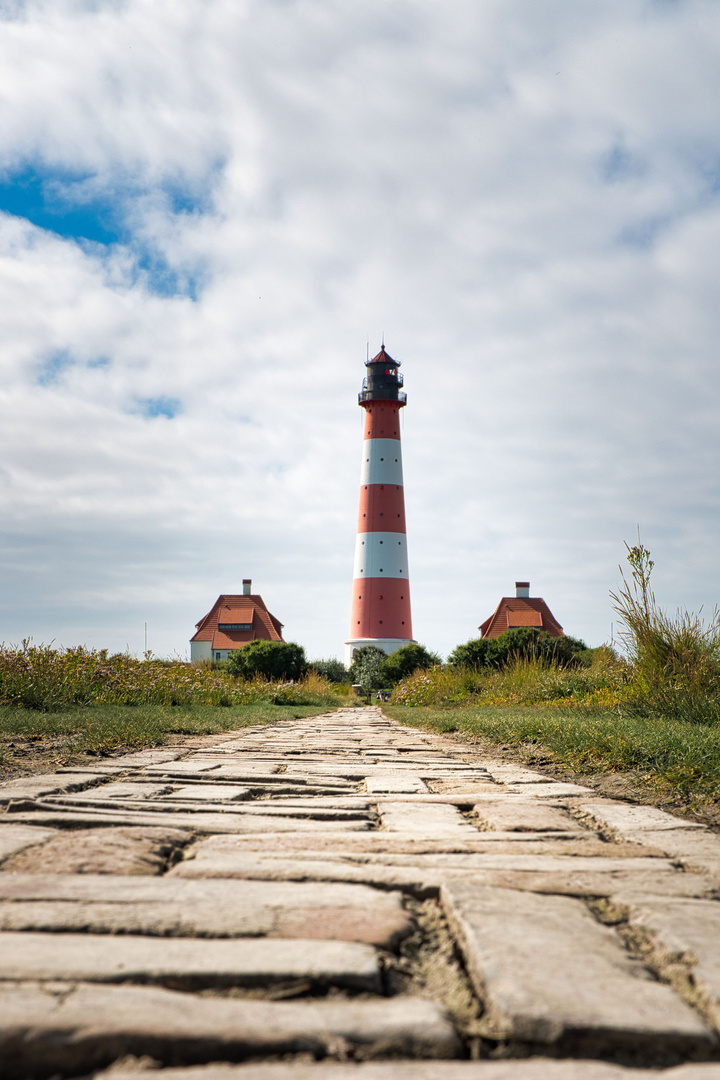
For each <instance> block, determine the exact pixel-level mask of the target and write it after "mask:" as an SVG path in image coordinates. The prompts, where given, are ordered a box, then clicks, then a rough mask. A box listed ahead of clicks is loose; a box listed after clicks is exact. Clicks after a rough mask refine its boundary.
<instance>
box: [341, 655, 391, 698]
mask: <svg viewBox="0 0 720 1080" xmlns="http://www.w3.org/2000/svg"><path fill="white" fill-rule="evenodd" d="M385 660H387V653H385V652H383V650H382V649H379V648H378V647H377V645H363V647H362V648H361V649H356V650H355V654H354V656H353V662H352V665H351V667H350V679H351V681H352V682H353V683H358V684H359V685H360V686H362V688H363V690H380V689H381V688H382V687H383V685H384V683H383V675H382V665H383V662H384V661H385Z"/></svg>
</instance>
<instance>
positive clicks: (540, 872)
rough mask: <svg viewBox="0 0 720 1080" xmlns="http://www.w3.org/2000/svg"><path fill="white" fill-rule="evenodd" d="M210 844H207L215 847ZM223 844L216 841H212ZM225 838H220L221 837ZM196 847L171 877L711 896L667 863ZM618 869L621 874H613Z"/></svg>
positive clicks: (429, 891) (424, 892)
mask: <svg viewBox="0 0 720 1080" xmlns="http://www.w3.org/2000/svg"><path fill="white" fill-rule="evenodd" d="M215 839H216V838H215V837H211V838H210V839H209V841H208V844H212V842H213V840H215ZM217 839H220V838H217ZM222 839H225V838H224V837H223V838H222ZM203 845H204V842H201V843H200V844H199V845H198V846H197V847H198V849H199V850H197V853H196V855H195V856H194V857H188V858H187V859H185V860H183V861H182V862H180V863H178V865H177V866H175V867H174V868H173V869H172V870H171V871H170V876H172V877H175V876H176V877H182V878H199V877H208V878H250V879H253V878H254V879H261V880H266V881H348V882H365V883H367V884H370V885H375V886H378V887H380V888H396V889H397V888H402V889H404V890H405V891H407V892H408V893H410V894H411V895H412V896H416V897H427V896H435V895H437V893H438V890H439V887H440V885H441V884H442V882H443V881H457V880H469V881H475V882H477V883H478V884H481V885H493V886H496V887H499V888H506V889H520V890H525V891H529V892H541V893H555V894H559V895H567V896H586V897H610V896H615V895H616V894H618V893H620V892H623V891H627V890H631V891H632V893H633V894H649V895H653V896H656V895H665V896H687V897H706V896H708V895H709V894H710V893H711V892H712V888H713V886H712V881H711V880H710V879H709V878H708V877H705V876H703V875H701V874H692V873H683V872H681V871H679V870H678V869H677V867H674V866H673V865H672V864H671V863H669V862H668V863H666V864H665V866H664V867H657V868H655V867H653V868H652V869H647V868H646V869H641V870H638V869H633V867H632V864H631V865H630V866H629V868H628V869H625V861H624V860H622V861H621V860H616V861H615V860H611V861H610V865H609V866H605V865H604V860H603V861H599V860H598V861H597V864H596V866H595V865H594V866H593V867H592V868H591V869H587V868H586V867H585V868H583V866H582V865H580V866H579V867H575V866H574V865H573V863H574V862H575V861H577V860H575V859H572V858H568V859H567V860H564V861H563V862H562V865H561V868H560V869H555V870H553V869H552V865H551V866H550V867H548V868H545V866H543V865H542V864H541V865H540V866H537V867H536V868H534V869H525V870H523V869H515V868H514V866H513V865H512V863H514V859H509V860H507V862H508V866H507V867H505V868H504V867H503V866H493V865H492V864H491V865H483V863H482V861H481V859H480V858H478V857H477V856H474V855H456V856H452V855H447V856H442V855H437V856H433V855H425V856H423V857H422V858H417V857H415V858H413V857H412V856H407V857H404V858H403V860H402V861H400V858H401V857H399V856H398V857H391V856H387V857H382V856H378V857H376V858H374V859H366V858H361V859H353V858H352V857H346V858H344V859H341V858H338V857H334V856H333V855H332V854H328V853H323V852H315V851H305V852H302V857H298V856H297V854H296V856H295V857H294V858H288V857H287V856H285V855H283V854H282V853H276V852H269V853H263V852H259V851H247V850H239V851H238V850H222V849H219V850H218V849H216V848H215V849H214V848H208V850H202V849H203ZM618 864H619V865H620V866H621V867H622V868H621V869H618Z"/></svg>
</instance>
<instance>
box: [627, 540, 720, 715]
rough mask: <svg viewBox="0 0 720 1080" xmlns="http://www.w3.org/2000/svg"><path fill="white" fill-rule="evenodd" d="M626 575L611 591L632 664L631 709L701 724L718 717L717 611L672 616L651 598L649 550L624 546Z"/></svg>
mask: <svg viewBox="0 0 720 1080" xmlns="http://www.w3.org/2000/svg"><path fill="white" fill-rule="evenodd" d="M625 547H626V548H627V552H628V556H627V561H628V563H629V565H630V579H629V580H628V578H627V577H626V576H625V573H624V572H623V570H622V568H621V569H620V574H621V577H622V587H621V588H620V589H619V591H618V592H617V593H611V594H610V597H611V600H612V601H613V605H614V608H615V611H616V612H617V613H618V615H619V616H620V620H621V623H622V626H623V630H622V632H621V634H620V639H621V641H622V642H623V645H624V646H625V649H626V652H627V655H628V659H629V661H630V663H631V664H632V668H633V691H634V693H633V700H634V704H635V706H636V708H638V709H640V710H642V711H646V712H651V711H652V712H657V713H659V714H661V715H663V716H669V717H674V718H676V719H681V720H693V721H699V722H701V723H717V722H718V721H720V612H719V611H718V609H717V608H715V610H714V612H713V615H712V617H711V618H710V620H709V621H708V622H705V621H704V620H703V619H702V618H701V617H700V615H699V614H698V615H696V614H693V613H692V612H687V611H680V610H679V611H678V612H677V613H676V615H675V616H674V617H671V616H669V615H668V614H666V613H665V612H664V611H662V610H661V609H660V608H659V607H658V604H657V601H656V600H655V594H654V592H653V590H652V587H651V584H650V576H651V574H652V570H653V566H654V565H655V564H654V562H653V560H652V559H651V558H650V552H649V551H648V550H647V548H645V547H643V545H642V544H641V543H639V542H638V543H637V544H636V545H634V546H633V547H630V546H629V545H627V544H626V545H625Z"/></svg>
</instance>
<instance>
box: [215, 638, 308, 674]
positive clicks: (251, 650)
mask: <svg viewBox="0 0 720 1080" xmlns="http://www.w3.org/2000/svg"><path fill="white" fill-rule="evenodd" d="M307 668H308V664H307V660H306V659H305V650H304V649H303V647H302V645H297V644H296V643H295V642H294V641H261V640H255V641H249V642H248V643H247V645H243V647H242V649H235V650H234V651H233V652H232V653H230V656H229V657H228V661H227V670H228V671H229V672H230V674H231V675H235V676H237V677H239V678H241V679H253V678H255V677H256V676H258V675H260V676H263V677H264V678H266V679H291V680H293V681H297V680H298V679H302V677H303V675H304V674H305V672H306V671H307Z"/></svg>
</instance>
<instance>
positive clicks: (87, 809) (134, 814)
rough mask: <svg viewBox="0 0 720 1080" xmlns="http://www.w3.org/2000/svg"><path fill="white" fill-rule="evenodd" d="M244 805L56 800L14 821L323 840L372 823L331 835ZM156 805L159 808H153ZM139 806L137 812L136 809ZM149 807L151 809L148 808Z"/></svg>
mask: <svg viewBox="0 0 720 1080" xmlns="http://www.w3.org/2000/svg"><path fill="white" fill-rule="evenodd" d="M244 805H245V804H241V805H238V806H237V807H236V806H233V805H232V804H226V805H225V806H223V807H222V808H220V807H218V810H217V811H213V812H209V811H206V810H205V809H204V808H202V809H200V808H198V809H197V810H195V809H194V808H193V807H191V806H190V805H189V804H187V803H185V804H178V805H177V807H173V806H166V804H164V803H154V804H153V803H149V802H147V803H142V804H140V803H125V804H123V803H121V802H120V800H113V802H111V801H110V800H108V801H107V802H106V803H105V806H104V808H98V809H95V808H94V807H93V806H92V805H86V806H83V807H82V809H79V808H78V809H73V806H74V804H73V802H72V800H71V799H70V798H65V799H64V800H63V801H62V802H60V800H59V799H54V801H53V803H52V804H50V803H44V804H42V805H38V808H37V809H35V810H31V811H24V812H22V813H18V814H14V815H13V821H16V822H18V823H21V822H22V823H24V824H28V825H44V826H50V827H60V828H62V827H67V826H70V827H78V826H80V825H81V824H82V825H96V826H101V825H150V826H158V827H159V826H162V827H166V828H171V829H173V828H180V829H182V828H192V829H193V831H194V832H202V833H268V834H273V833H284V832H287V833H305V832H307V833H313V832H314V833H318V834H319V835H321V836H322V837H323V838H325V837H326V836H327V835H330V836H332V835H333V833H335V832H345V831H348V832H364V831H365V830H367V829H368V828H369V823H368V822H366V821H364V820H358V819H353V820H350V821H337V822H335V823H334V824H333V831H332V833H328V830H327V826H326V825H325V824H324V823H323V821H312V820H308V819H307V818H305V817H295V816H290V817H286V818H284V817H282V816H271V815H263V814H253V813H252V812H250V813H245V811H244V810H243V808H242V807H243V806H244ZM155 806H157V807H158V809H154V807H155ZM136 807H137V809H136ZM148 808H149V809H148Z"/></svg>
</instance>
